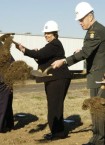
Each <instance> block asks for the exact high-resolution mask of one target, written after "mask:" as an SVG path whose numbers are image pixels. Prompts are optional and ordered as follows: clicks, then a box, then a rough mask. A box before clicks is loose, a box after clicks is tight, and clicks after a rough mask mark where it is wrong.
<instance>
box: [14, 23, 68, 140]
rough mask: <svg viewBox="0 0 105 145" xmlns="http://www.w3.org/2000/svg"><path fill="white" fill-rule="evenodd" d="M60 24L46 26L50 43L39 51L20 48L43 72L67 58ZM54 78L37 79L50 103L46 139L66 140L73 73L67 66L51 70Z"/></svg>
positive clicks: (47, 24)
mask: <svg viewBox="0 0 105 145" xmlns="http://www.w3.org/2000/svg"><path fill="white" fill-rule="evenodd" d="M58 30H59V29H58V24H57V23H56V22H55V21H48V22H47V23H46V24H45V26H44V30H43V33H44V36H45V39H46V41H47V42H48V43H47V44H46V45H45V46H44V47H43V48H41V49H39V50H29V49H26V48H24V47H23V46H22V45H19V46H16V47H18V48H19V49H20V50H21V51H22V52H23V53H24V55H27V56H29V57H32V58H34V59H37V63H38V69H40V70H41V71H42V72H43V71H44V70H46V69H47V68H48V67H49V66H51V64H52V62H54V61H55V60H57V59H62V58H65V52H64V48H63V46H62V43H61V42H60V41H59V39H58ZM48 74H52V76H44V77H36V82H44V85H45V92H46V96H47V103H48V124H49V128H50V131H51V133H48V134H45V135H44V139H47V140H52V139H55V138H58V139H59V138H65V137H67V136H68V133H69V130H68V127H67V126H66V123H65V122H64V119H63V109H64V99H65V96H66V94H67V90H68V88H69V84H70V81H71V73H70V71H69V70H68V67H67V66H66V65H64V66H62V67H61V68H58V69H56V70H54V69H50V70H49V71H48Z"/></svg>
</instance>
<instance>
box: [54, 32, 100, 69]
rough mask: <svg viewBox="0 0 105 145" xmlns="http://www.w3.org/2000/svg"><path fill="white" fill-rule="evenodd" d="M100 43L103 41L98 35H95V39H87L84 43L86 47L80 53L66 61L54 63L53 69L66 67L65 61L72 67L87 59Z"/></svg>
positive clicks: (61, 60)
mask: <svg viewBox="0 0 105 145" xmlns="http://www.w3.org/2000/svg"><path fill="white" fill-rule="evenodd" d="M100 43H101V40H100V37H99V36H98V35H95V37H94V38H89V37H88V38H87V37H86V39H85V41H84V46H83V47H82V49H81V50H80V51H79V52H77V53H74V54H73V55H71V56H69V57H67V58H66V59H60V60H56V61H55V62H53V63H52V66H53V68H54V69H55V68H59V67H61V66H62V65H64V61H65V62H66V64H67V65H68V66H71V65H73V64H75V63H77V62H79V61H81V60H84V59H87V58H88V57H89V56H90V55H91V54H92V53H93V51H94V50H95V49H97V48H98V46H99V45H100Z"/></svg>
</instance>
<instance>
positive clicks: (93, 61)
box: [52, 2, 105, 145]
mask: <svg viewBox="0 0 105 145" xmlns="http://www.w3.org/2000/svg"><path fill="white" fill-rule="evenodd" d="M93 10H94V9H93V7H92V6H91V5H90V4H89V3H87V2H80V3H79V4H78V5H77V6H76V9H75V13H76V18H75V19H76V20H78V21H79V23H80V25H81V27H82V29H83V30H87V33H86V36H85V38H84V44H83V47H82V49H80V51H77V52H75V53H74V55H72V56H69V57H68V58H66V59H62V60H57V61H55V62H54V63H53V64H52V66H53V68H59V67H60V66H62V65H63V64H64V62H66V63H67V65H68V66H71V65H73V64H75V63H77V62H79V61H81V60H84V59H86V62H87V63H86V64H87V87H88V88H89V89H90V96H91V97H95V96H98V92H99V90H100V87H101V84H99V83H98V84H97V83H96V81H99V82H100V81H102V78H103V76H104V73H105V26H103V25H102V24H100V23H99V22H97V21H96V20H95V17H94V12H93ZM100 97H104V98H105V91H103V93H101V95H100ZM96 99H97V98H96ZM98 113H99V112H98ZM104 113H105V112H104ZM101 116H102V115H101V111H100V117H97V110H96V114H93V113H92V122H93V136H92V138H91V139H90V141H89V143H87V144H84V145H105V118H102V117H101Z"/></svg>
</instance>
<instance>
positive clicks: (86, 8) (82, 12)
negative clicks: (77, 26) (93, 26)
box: [75, 2, 94, 20]
mask: <svg viewBox="0 0 105 145" xmlns="http://www.w3.org/2000/svg"><path fill="white" fill-rule="evenodd" d="M93 10H94V9H93V7H92V6H91V5H90V4H89V3H87V2H81V3H79V4H78V5H77V6H76V8H75V13H76V18H75V20H80V19H82V18H83V17H85V16H86V15H87V14H88V13H89V12H91V11H93Z"/></svg>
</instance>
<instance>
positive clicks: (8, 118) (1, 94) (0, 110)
mask: <svg viewBox="0 0 105 145" xmlns="http://www.w3.org/2000/svg"><path fill="white" fill-rule="evenodd" d="M12 100H13V92H12V91H11V90H10V89H9V88H8V87H7V86H6V85H5V84H4V83H1V82H0V132H6V131H8V130H9V131H10V130H11V129H12V128H13V127H14V119H13V110H12Z"/></svg>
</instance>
